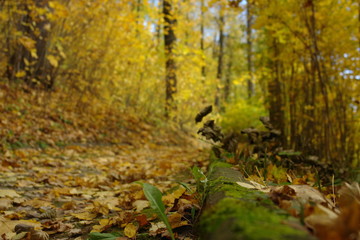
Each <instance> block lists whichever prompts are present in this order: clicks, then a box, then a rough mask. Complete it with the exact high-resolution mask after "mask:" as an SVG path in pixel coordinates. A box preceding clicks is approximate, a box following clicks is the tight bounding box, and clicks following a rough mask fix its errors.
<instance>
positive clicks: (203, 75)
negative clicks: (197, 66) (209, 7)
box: [200, 0, 206, 81]
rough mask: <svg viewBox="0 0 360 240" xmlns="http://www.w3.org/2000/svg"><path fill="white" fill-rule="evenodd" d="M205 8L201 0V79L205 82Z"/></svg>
mask: <svg viewBox="0 0 360 240" xmlns="http://www.w3.org/2000/svg"><path fill="white" fill-rule="evenodd" d="M204 7H205V3H204V0H201V4H200V8H201V9H200V17H201V20H200V35H201V37H200V49H201V53H202V54H203V61H204V62H203V63H202V66H201V77H202V78H203V81H204V80H205V77H206V69H205V66H206V64H205V39H204V38H205V30H204V15H205V13H204Z"/></svg>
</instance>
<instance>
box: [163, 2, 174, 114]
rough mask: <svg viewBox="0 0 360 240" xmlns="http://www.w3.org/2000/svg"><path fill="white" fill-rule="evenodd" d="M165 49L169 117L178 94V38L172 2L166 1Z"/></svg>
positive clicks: (166, 93) (166, 110)
mask: <svg viewBox="0 0 360 240" xmlns="http://www.w3.org/2000/svg"><path fill="white" fill-rule="evenodd" d="M163 14H164V48H165V116H166V117H168V116H169V113H170V111H171V110H174V109H176V106H175V105H174V94H175V93H176V90H177V89H176V84H177V79H176V62H175V58H174V52H173V49H174V45H175V42H176V36H175V32H174V26H175V24H176V19H175V18H174V15H173V12H172V1H171V0H164V2H163Z"/></svg>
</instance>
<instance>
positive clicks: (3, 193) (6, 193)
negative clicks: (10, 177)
mask: <svg viewBox="0 0 360 240" xmlns="http://www.w3.org/2000/svg"><path fill="white" fill-rule="evenodd" d="M0 197H1V198H3V197H10V198H14V197H21V196H20V195H19V194H18V193H17V192H16V191H15V190H12V189H0Z"/></svg>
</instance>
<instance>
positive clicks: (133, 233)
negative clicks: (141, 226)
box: [124, 223, 138, 238]
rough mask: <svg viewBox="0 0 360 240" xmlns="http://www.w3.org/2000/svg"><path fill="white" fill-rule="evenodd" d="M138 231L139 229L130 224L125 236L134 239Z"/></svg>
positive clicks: (126, 227)
mask: <svg viewBox="0 0 360 240" xmlns="http://www.w3.org/2000/svg"><path fill="white" fill-rule="evenodd" d="M137 230H138V227H137V226H135V225H134V224H132V223H129V224H127V225H126V226H125V229H124V234H125V236H127V237H128V238H134V237H135V236H136V232H137Z"/></svg>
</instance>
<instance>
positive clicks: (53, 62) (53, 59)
mask: <svg viewBox="0 0 360 240" xmlns="http://www.w3.org/2000/svg"><path fill="white" fill-rule="evenodd" d="M46 58H47V60H49V62H50V64H51V66H53V67H58V66H59V62H58V60H57V59H56V57H55V56H53V55H49V56H47V57H46Z"/></svg>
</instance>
